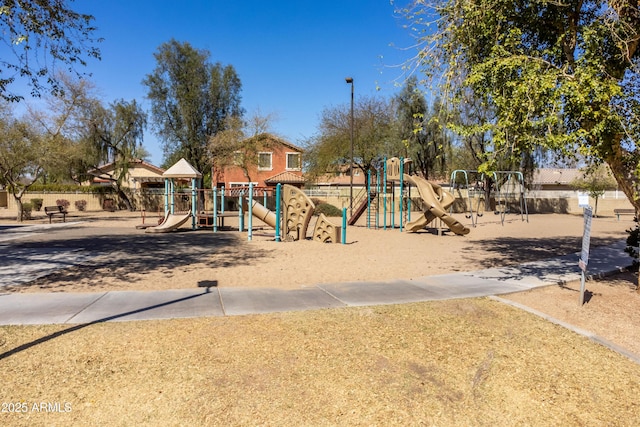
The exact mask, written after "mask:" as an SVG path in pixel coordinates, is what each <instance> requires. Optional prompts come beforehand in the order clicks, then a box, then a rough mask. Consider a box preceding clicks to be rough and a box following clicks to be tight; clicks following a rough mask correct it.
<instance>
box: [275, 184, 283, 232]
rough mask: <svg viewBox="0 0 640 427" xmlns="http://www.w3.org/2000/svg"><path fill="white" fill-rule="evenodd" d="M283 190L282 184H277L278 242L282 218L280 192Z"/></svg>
mask: <svg viewBox="0 0 640 427" xmlns="http://www.w3.org/2000/svg"><path fill="white" fill-rule="evenodd" d="M281 192H282V184H278V185H276V242H279V241H280V240H281V239H280V219H281V217H282V215H281V214H280V203H281V202H280V193H281Z"/></svg>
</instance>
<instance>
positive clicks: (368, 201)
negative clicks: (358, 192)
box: [367, 170, 371, 228]
mask: <svg viewBox="0 0 640 427" xmlns="http://www.w3.org/2000/svg"><path fill="white" fill-rule="evenodd" d="M367 228H371V170H368V171H367Z"/></svg>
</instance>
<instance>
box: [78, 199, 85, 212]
mask: <svg viewBox="0 0 640 427" xmlns="http://www.w3.org/2000/svg"><path fill="white" fill-rule="evenodd" d="M75 205H76V209H78V210H79V211H84V210H85V209H87V201H86V200H76V201H75Z"/></svg>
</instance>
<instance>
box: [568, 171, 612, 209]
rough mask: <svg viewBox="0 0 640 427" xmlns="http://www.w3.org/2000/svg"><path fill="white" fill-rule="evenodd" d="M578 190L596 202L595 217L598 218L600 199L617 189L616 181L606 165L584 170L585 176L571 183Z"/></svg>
mask: <svg viewBox="0 0 640 427" xmlns="http://www.w3.org/2000/svg"><path fill="white" fill-rule="evenodd" d="M570 185H571V187H572V188H574V189H576V190H582V191H585V192H587V193H588V194H589V197H591V198H593V199H594V200H595V207H594V209H593V216H598V199H599V198H600V197H602V196H603V195H604V192H605V191H607V190H610V189H612V188H615V187H616V181H615V180H614V179H613V177H612V176H611V171H610V170H609V168H608V167H606V165H603V164H600V165H597V166H594V167H591V168H587V169H585V170H583V175H582V176H580V177H578V178H576V179H574V180H573V181H571V183H570Z"/></svg>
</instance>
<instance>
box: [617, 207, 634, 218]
mask: <svg viewBox="0 0 640 427" xmlns="http://www.w3.org/2000/svg"><path fill="white" fill-rule="evenodd" d="M613 213H614V214H616V217H617V218H618V221H620V215H635V214H636V210H635V209H633V208H630V209H623V208H617V209H614V210H613Z"/></svg>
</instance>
